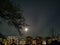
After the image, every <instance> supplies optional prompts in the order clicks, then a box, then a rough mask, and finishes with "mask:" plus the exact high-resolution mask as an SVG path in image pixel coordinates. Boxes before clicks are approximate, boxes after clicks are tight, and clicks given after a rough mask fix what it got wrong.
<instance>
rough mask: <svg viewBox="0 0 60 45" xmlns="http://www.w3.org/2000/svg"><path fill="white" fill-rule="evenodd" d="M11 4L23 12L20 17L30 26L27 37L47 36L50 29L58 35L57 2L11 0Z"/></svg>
mask: <svg viewBox="0 0 60 45" xmlns="http://www.w3.org/2000/svg"><path fill="white" fill-rule="evenodd" d="M13 4H14V5H17V6H18V7H20V6H21V7H22V8H23V10H24V11H23V14H22V15H23V16H24V17H25V19H26V23H27V24H29V25H30V26H29V32H27V33H28V35H31V36H32V37H35V36H48V35H49V31H50V30H51V28H54V31H55V32H56V34H60V1H59V0H13ZM16 33H17V31H16ZM25 33H26V32H25ZM25 33H24V34H25Z"/></svg>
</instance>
